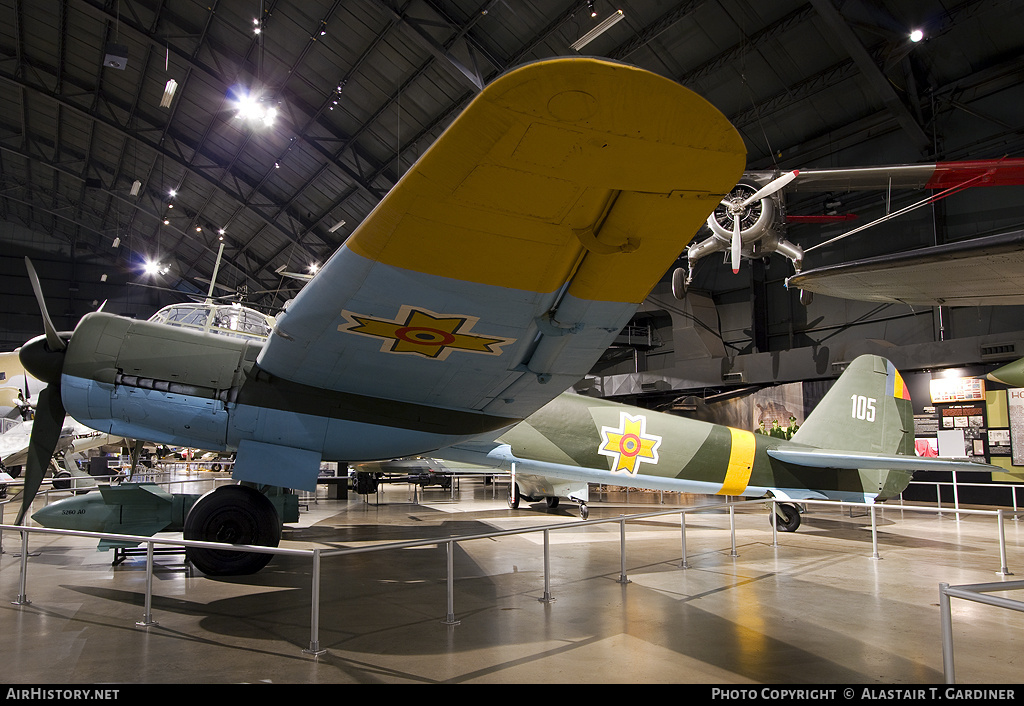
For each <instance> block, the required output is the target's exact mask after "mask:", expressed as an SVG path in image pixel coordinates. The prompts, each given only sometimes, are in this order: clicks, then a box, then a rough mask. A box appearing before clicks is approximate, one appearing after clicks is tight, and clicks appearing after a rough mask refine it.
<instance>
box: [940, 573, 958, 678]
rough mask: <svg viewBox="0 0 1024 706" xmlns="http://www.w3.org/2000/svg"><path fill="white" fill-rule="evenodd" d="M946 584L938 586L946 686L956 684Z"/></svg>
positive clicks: (943, 668) (951, 626)
mask: <svg viewBox="0 0 1024 706" xmlns="http://www.w3.org/2000/svg"><path fill="white" fill-rule="evenodd" d="M947 588H949V584H948V583H940V584H939V615H940V616H941V620H942V674H943V675H944V676H945V680H946V683H947V684H956V675H955V674H954V673H953V617H952V615H951V612H950V608H949V596H948V595H947V594H946V589H947Z"/></svg>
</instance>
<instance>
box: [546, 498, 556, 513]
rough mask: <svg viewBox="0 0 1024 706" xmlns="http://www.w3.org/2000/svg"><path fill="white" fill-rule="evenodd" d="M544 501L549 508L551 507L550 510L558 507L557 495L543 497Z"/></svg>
mask: <svg viewBox="0 0 1024 706" xmlns="http://www.w3.org/2000/svg"><path fill="white" fill-rule="evenodd" d="M544 502H545V503H547V505H548V507H549V508H550V509H552V510H554V509H555V508H556V507H558V498H557V497H551V496H549V497H546V498H544Z"/></svg>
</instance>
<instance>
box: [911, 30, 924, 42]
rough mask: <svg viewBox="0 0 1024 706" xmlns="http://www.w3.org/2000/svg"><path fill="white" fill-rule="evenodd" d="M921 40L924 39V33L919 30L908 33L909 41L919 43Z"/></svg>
mask: <svg viewBox="0 0 1024 706" xmlns="http://www.w3.org/2000/svg"><path fill="white" fill-rule="evenodd" d="M922 39H924V32H922V31H921V30H919V29H915V30H914V31H913V32H911V33H910V41H912V42H920V41H921V40H922Z"/></svg>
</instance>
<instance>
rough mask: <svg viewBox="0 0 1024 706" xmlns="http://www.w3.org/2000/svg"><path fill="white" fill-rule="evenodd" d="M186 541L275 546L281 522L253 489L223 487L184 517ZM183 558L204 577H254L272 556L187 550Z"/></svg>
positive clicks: (278, 539) (279, 538) (194, 506)
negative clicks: (251, 575)
mask: <svg viewBox="0 0 1024 706" xmlns="http://www.w3.org/2000/svg"><path fill="white" fill-rule="evenodd" d="M183 536H184V538H185V539H191V540H200V541H204V542H223V543H226V544H252V545H257V546H264V547H276V546H277V545H278V544H279V543H280V541H281V520H280V518H278V516H277V510H275V509H274V505H273V503H271V502H270V499H269V498H267V496H265V495H264V494H263V493H261V492H259V491H258V490H256V489H255V488H250V487H248V486H244V485H225V486H222V487H220V488H217V489H216V490H214V491H211V492H209V493H207V494H206V495H204V496H203V497H201V498H199V500H197V501H196V504H195V505H193V506H192V509H191V510H189V513H188V517H186V518H185V527H184V532H183ZM185 556H186V557H187V558H188V560H189V561H190V562H191V563H192V564H193V566H195V567H196V568H197V569H199V570H200V571H202V572H203V573H204V574H206V575H207V576H241V575H244V574H254V573H256V572H257V571H259V570H260V569H262V568H263V567H264V566H266V565H267V563H268V562H269V561H270V560H271V558H273V555H271V554H260V553H257V552H242V551H229V550H225V549H206V548H203V547H198V548H197V547H188V548H187V549H186V550H185Z"/></svg>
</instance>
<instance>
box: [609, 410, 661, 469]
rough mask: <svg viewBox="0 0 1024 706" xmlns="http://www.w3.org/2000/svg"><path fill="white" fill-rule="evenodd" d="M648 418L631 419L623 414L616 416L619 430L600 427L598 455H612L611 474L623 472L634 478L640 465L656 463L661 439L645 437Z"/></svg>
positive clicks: (658, 437)
mask: <svg viewBox="0 0 1024 706" xmlns="http://www.w3.org/2000/svg"><path fill="white" fill-rule="evenodd" d="M646 426H647V418H646V417H644V416H638V417H632V416H630V415H628V414H626V413H625V412H620V413H619V427H618V428H617V429H616V428H614V427H601V446H600V448H598V450H597V452H598V453H599V454H602V455H604V456H611V457H612V459H614V461H613V463H612V469H611V470H612V473H618V472H620V471H625V472H626V473H631V474H633V475H636V472H637V470H639V468H640V464H641V463H643V462H647V463H657V462H658V446H660V445H661V437H660V436H655V435H653V434H652V435H650V436H648V435H647V432H646Z"/></svg>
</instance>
